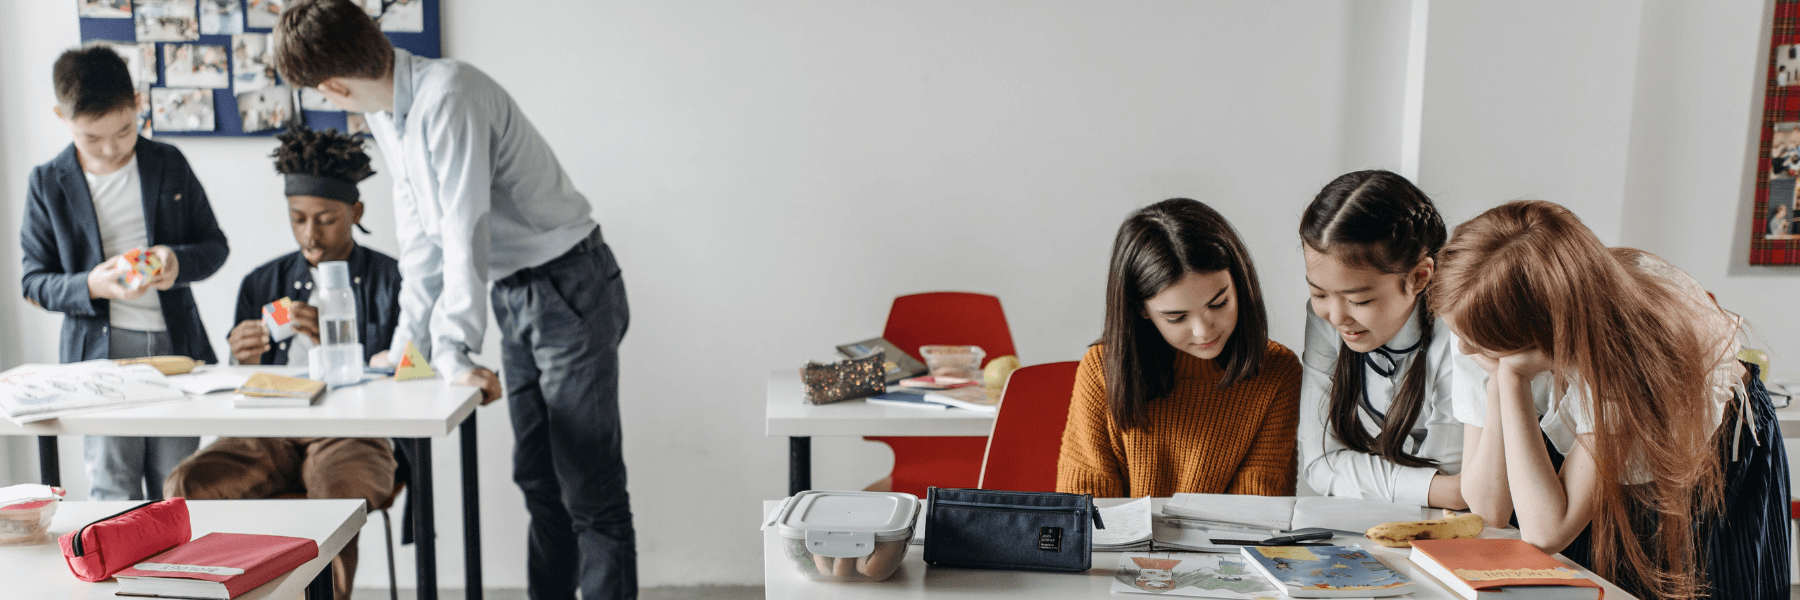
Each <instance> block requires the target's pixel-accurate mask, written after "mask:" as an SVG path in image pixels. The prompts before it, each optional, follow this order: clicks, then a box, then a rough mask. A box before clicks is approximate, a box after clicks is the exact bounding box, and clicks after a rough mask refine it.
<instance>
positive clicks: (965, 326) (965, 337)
mask: <svg viewBox="0 0 1800 600" xmlns="http://www.w3.org/2000/svg"><path fill="white" fill-rule="evenodd" d="M881 337H884V338H887V340H888V341H890V342H893V343H894V345H895V346H899V347H900V349H901V350H905V351H906V353H907V354H911V355H912V356H913V358H917V359H919V360H920V361H921V362H923V361H924V357H922V356H920V355H919V346H924V345H930V344H950V345H962V344H969V345H975V346H981V349H982V350H983V351H984V352H986V353H987V357H986V358H984V359H982V363H983V365H984V366H985V365H986V362H987V361H989V360H993V359H995V358H998V357H1001V356H1007V355H1013V356H1017V355H1018V352H1017V351H1016V350H1014V349H1013V341H1012V330H1011V329H1009V328H1007V326H1006V312H1005V311H1004V310H1001V308H1000V299H999V298H996V297H994V296H989V295H987V294H972V293H968V292H927V293H923V294H912V295H909V296H900V297H898V298H895V299H894V305H893V306H892V307H891V308H889V309H888V318H887V326H886V327H885V328H883V329H882V331H881ZM863 439H865V440H869V441H872V442H881V443H883V444H887V445H888V447H889V448H891V449H893V451H894V470H893V472H892V473H891V474H890V477H891V478H892V481H893V483H892V489H893V491H896V492H905V493H908V494H913V495H916V496H918V497H920V498H924V497H925V488H927V487H930V486H937V487H958V488H970V487H975V486H976V485H977V484H979V483H980V482H981V460H982V457H983V456H984V455H985V454H986V453H987V438H985V437H865V438H863ZM1058 439H1061V438H1060V437H1059V438H1058Z"/></svg>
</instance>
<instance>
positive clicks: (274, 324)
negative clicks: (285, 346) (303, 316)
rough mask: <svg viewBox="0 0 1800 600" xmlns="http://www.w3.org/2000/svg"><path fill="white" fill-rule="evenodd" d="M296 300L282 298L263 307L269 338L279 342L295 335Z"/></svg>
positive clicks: (264, 324) (264, 325)
mask: <svg viewBox="0 0 1800 600" xmlns="http://www.w3.org/2000/svg"><path fill="white" fill-rule="evenodd" d="M293 309H294V301H293V299H291V298H282V299H280V300H276V301H274V302H270V303H268V304H264V305H263V307H262V321H263V329H266V330H268V331H269V339H272V340H275V341H277V342H281V341H286V340H287V339H288V338H291V337H294V315H293V312H292V311H293Z"/></svg>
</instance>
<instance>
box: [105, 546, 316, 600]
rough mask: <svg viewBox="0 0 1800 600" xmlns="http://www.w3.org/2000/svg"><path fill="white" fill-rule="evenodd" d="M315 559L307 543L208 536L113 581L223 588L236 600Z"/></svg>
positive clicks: (174, 549) (125, 573) (146, 562)
mask: <svg viewBox="0 0 1800 600" xmlns="http://www.w3.org/2000/svg"><path fill="white" fill-rule="evenodd" d="M318 556H319V545H318V544H316V543H314V542H313V541H312V540H310V539H307V538H297V537H285V536H279V535H256V534H249V533H209V534H206V535H204V536H200V538H198V539H195V540H194V541H191V542H188V543H186V544H182V545H180V546H176V547H174V548H171V549H169V550H168V551H166V552H163V553H162V554H158V555H156V556H152V557H150V558H147V559H144V560H143V561H141V562H139V563H137V564H136V565H133V566H132V567H131V568H128V569H125V570H123V571H119V573H118V575H117V577H119V578H120V580H121V581H123V580H124V579H125V578H127V577H157V578H183V579H199V580H203V581H212V582H217V583H220V584H224V586H225V590H226V591H227V593H228V594H229V597H231V598H236V597H238V596H239V595H241V594H243V593H244V592H248V591H250V590H253V589H256V586H259V585H262V584H265V583H268V582H269V580H272V579H274V578H276V577H280V576H281V575H282V574H285V573H287V572H288V571H292V570H294V569H295V568H297V567H299V566H300V565H303V564H306V561H309V560H312V559H314V558H317V557H318Z"/></svg>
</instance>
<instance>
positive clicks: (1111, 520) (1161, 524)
mask: <svg viewBox="0 0 1800 600" xmlns="http://www.w3.org/2000/svg"><path fill="white" fill-rule="evenodd" d="M1097 510H1099V511H1100V520H1101V522H1103V523H1106V528H1105V529H1095V530H1094V544H1093V549H1094V551H1095V552H1151V551H1157V552H1237V551H1238V546H1236V545H1229V544H1214V543H1212V540H1214V539H1252V540H1260V539H1266V538H1270V537H1274V536H1276V535H1280V532H1278V531H1276V530H1275V528H1272V527H1260V528H1259V527H1254V526H1247V525H1241V524H1234V523H1223V522H1206V521H1198V520H1193V519H1183V518H1179V517H1169V516H1166V515H1160V516H1159V515H1156V514H1154V511H1152V510H1151V508H1150V499H1149V498H1140V499H1138V500H1136V501H1133V502H1128V503H1125V504H1120V505H1118V506H1112V507H1108V508H1101V509H1097Z"/></svg>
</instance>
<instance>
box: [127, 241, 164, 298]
mask: <svg viewBox="0 0 1800 600" xmlns="http://www.w3.org/2000/svg"><path fill="white" fill-rule="evenodd" d="M124 259H125V266H126V271H125V276H123V277H120V278H119V283H120V284H123V285H124V286H125V287H128V288H131V289H134V290H135V289H137V288H141V287H144V286H145V285H149V283H150V280H151V279H152V278H155V277H156V276H157V275H161V274H162V267H163V264H162V260H161V259H158V258H156V255H154V254H151V253H149V252H145V251H144V249H143V248H132V249H131V250H130V251H129V252H126V253H125V256H124Z"/></svg>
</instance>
